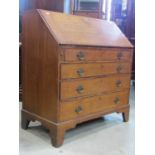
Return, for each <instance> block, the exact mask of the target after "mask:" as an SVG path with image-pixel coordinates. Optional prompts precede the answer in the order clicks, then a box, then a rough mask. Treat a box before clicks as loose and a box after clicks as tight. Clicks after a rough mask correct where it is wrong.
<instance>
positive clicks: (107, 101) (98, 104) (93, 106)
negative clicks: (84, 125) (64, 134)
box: [60, 90, 129, 121]
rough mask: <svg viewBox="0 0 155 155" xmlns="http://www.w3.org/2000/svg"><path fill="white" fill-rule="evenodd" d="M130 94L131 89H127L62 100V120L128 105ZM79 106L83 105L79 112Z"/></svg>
mask: <svg viewBox="0 0 155 155" xmlns="http://www.w3.org/2000/svg"><path fill="white" fill-rule="evenodd" d="M128 95H129V91H128V90H127V91H123V92H117V93H110V94H106V95H100V96H94V97H89V98H82V99H77V100H74V101H67V102H61V106H60V120H61V121H66V120H70V119H76V118H79V117H82V116H86V115H89V114H92V113H96V112H99V111H103V110H107V109H111V108H116V107H119V106H122V105H127V104H128ZM116 98H119V101H118V103H115V100H116ZM79 107H81V111H79V113H77V112H76V109H77V108H79Z"/></svg>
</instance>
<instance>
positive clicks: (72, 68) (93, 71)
mask: <svg viewBox="0 0 155 155" xmlns="http://www.w3.org/2000/svg"><path fill="white" fill-rule="evenodd" d="M130 72H131V63H128V62H127V63H126V62H124V63H118V62H114V63H110V62H105V63H80V64H62V65H61V78H62V79H67V78H79V77H90V76H98V75H106V74H116V73H130Z"/></svg>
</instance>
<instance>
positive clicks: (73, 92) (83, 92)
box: [60, 74, 130, 100]
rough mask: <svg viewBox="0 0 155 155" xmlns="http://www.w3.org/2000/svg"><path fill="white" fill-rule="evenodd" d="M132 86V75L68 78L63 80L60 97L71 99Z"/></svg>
mask: <svg viewBox="0 0 155 155" xmlns="http://www.w3.org/2000/svg"><path fill="white" fill-rule="evenodd" d="M129 87H130V75H128V74H127V75H113V76H106V77H100V78H86V79H77V80H66V81H62V82H61V95H60V98H61V99H62V100H63V99H69V98H74V97H82V96H87V95H93V94H99V93H102V92H110V91H120V90H122V89H125V88H129Z"/></svg>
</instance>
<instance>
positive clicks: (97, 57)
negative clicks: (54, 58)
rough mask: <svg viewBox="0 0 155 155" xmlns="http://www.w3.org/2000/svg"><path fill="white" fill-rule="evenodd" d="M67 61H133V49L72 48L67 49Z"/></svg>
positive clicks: (65, 56)
mask: <svg viewBox="0 0 155 155" xmlns="http://www.w3.org/2000/svg"><path fill="white" fill-rule="evenodd" d="M64 58H65V61H131V59H132V50H131V49H122V48H120V49H117V48H104V49H103V48H101V49H97V48H71V49H69V48H68V49H65V52H64Z"/></svg>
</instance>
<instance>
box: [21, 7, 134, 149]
mask: <svg viewBox="0 0 155 155" xmlns="http://www.w3.org/2000/svg"><path fill="white" fill-rule="evenodd" d="M22 25H23V33H22V35H23V37H22V44H23V45H22V47H23V53H22V58H23V61H22V86H23V109H22V123H21V125H22V128H23V129H27V128H28V125H29V122H30V121H35V120H37V121H40V122H41V123H42V125H43V126H45V127H46V128H47V129H49V130H50V136H51V140H52V144H53V146H55V147H59V146H61V145H62V144H63V141H64V134H65V132H66V131H67V130H69V129H71V128H74V127H76V125H77V124H78V123H81V122H84V121H88V120H91V119H95V118H98V117H101V116H102V115H105V114H108V113H112V112H119V113H122V116H123V121H128V119H129V107H130V106H129V102H128V100H129V90H130V77H131V63H132V46H131V44H130V43H129V41H128V40H127V39H126V37H125V36H124V35H123V34H122V33H121V31H120V30H119V29H118V28H117V27H116V25H115V24H114V23H111V22H106V21H102V20H99V19H97V20H96V19H91V18H86V17H79V16H73V15H66V14H62V13H55V12H50V11H45V10H33V11H28V12H26V13H25V15H24V17H23V24H22ZM120 65H121V68H123V69H121V70H120ZM66 66H68V67H69V68H66V69H65V68H64V67H66ZM79 67H80V69H81V70H80V71H79V72H78V74H79V75H82V74H83V70H84V71H85V74H84V77H81V76H80V77H79V76H76V74H77V68H79ZM93 67H94V69H93ZM102 67H103V69H102Z"/></svg>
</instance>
